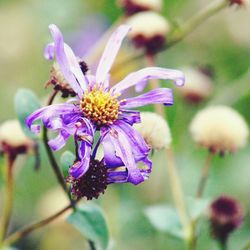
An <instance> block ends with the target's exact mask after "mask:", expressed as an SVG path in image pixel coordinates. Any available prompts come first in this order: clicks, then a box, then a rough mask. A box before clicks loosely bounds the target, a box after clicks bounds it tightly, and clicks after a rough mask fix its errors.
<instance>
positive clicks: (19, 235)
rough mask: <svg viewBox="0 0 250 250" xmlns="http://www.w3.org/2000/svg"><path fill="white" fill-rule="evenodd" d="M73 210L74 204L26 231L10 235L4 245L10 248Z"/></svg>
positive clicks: (22, 230) (25, 229) (27, 228)
mask: <svg viewBox="0 0 250 250" xmlns="http://www.w3.org/2000/svg"><path fill="white" fill-rule="evenodd" d="M71 208H72V204H70V205H68V206H67V207H65V208H63V209H62V210H60V211H59V212H57V213H55V214H54V215H52V216H50V217H48V218H46V219H44V220H41V221H39V222H36V223H34V224H32V225H30V226H27V227H26V228H24V229H21V230H19V231H17V232H15V233H13V234H12V235H10V236H9V237H8V238H7V239H6V240H5V241H4V242H3V245H4V246H9V245H11V244H12V243H14V242H16V241H18V240H19V239H21V238H23V237H25V236H27V235H28V234H30V233H32V232H33V231H34V230H36V229H39V228H41V227H44V226H46V225H48V224H49V223H50V222H52V221H54V220H55V219H57V218H58V217H59V216H60V215H62V214H64V213H65V212H66V211H68V210H69V209H71Z"/></svg>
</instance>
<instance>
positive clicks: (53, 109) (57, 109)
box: [25, 103, 77, 133]
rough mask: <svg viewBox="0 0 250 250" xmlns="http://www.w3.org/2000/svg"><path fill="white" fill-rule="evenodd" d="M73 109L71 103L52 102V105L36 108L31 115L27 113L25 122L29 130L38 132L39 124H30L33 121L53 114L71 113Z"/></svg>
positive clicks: (74, 107)
mask: <svg viewBox="0 0 250 250" xmlns="http://www.w3.org/2000/svg"><path fill="white" fill-rule="evenodd" d="M75 111H77V108H76V106H75V105H73V104H69V103H60V104H54V105H50V106H47V107H43V108H41V109H38V110H36V111H35V112H33V113H32V114H31V115H29V116H28V117H27V118H26V120H25V123H26V125H27V126H28V127H29V128H30V129H31V131H33V132H34V133H39V131H40V126H39V125H33V126H32V123H33V122H34V121H36V120H38V119H44V120H46V119H49V118H51V117H52V116H55V115H57V116H58V115H60V114H65V113H70V112H72V113H73V112H75ZM48 114H49V115H48Z"/></svg>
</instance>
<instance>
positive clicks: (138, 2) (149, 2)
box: [117, 0, 162, 16]
mask: <svg viewBox="0 0 250 250" xmlns="http://www.w3.org/2000/svg"><path fill="white" fill-rule="evenodd" d="M117 4H118V6H120V7H121V8H123V10H124V12H125V14H126V15H127V16H131V15H134V14H135V13H138V12H141V11H147V10H153V11H160V10H161V8H162V0H118V1H117Z"/></svg>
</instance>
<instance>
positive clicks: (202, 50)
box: [0, 0, 250, 250]
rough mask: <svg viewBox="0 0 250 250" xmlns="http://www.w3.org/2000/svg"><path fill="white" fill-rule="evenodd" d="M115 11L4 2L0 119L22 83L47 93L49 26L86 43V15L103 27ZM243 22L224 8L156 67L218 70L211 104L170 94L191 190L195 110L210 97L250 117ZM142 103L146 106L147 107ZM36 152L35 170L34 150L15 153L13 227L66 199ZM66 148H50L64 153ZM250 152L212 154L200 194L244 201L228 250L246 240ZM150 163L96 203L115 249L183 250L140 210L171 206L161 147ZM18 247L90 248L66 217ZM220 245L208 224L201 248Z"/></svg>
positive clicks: (177, 10) (180, 10)
mask: <svg viewBox="0 0 250 250" xmlns="http://www.w3.org/2000/svg"><path fill="white" fill-rule="evenodd" d="M206 3H207V1H205V0H204V1H203V0H199V1H198V0H192V1H191V0H190V1H184V0H175V1H171V0H165V1H164V9H163V10H162V14H163V15H164V16H165V17H166V18H168V19H169V20H170V22H171V23H175V22H178V21H179V20H181V19H184V20H185V19H188V17H190V16H192V15H193V14H194V13H195V12H196V11H197V10H198V9H200V8H202V6H204V5H206ZM120 15H121V10H119V9H118V8H117V7H116V5H115V1H113V0H106V1H105V0H93V1H83V0H72V1H62V0H43V1H39V0H26V1H25V0H19V1H17V0H0V30H1V35H0V86H1V91H0V114H1V116H0V122H3V121H4V120H6V119H12V118H15V110H14V105H13V98H14V95H15V92H16V91H17V89H18V88H20V87H25V88H30V89H32V90H33V91H35V92H36V93H37V95H38V96H39V98H40V99H41V100H45V98H46V96H47V95H48V94H49V93H50V91H51V89H49V88H48V89H44V84H45V82H46V81H47V80H48V77H49V70H50V67H51V64H50V63H48V62H47V61H46V60H45V59H44V58H43V49H44V46H45V44H46V43H47V42H50V41H51V37H50V34H49V32H48V25H49V24H50V23H55V24H57V25H58V26H59V27H60V29H61V30H62V31H63V33H64V36H65V40H66V42H67V43H69V44H70V45H75V46H76V47H78V48H79V47H85V46H86V44H85V42H86V43H87V41H88V36H91V34H90V33H86V34H85V33H84V32H85V31H86V30H87V25H86V24H87V23H89V20H100V22H99V23H100V26H99V28H100V30H101V29H103V30H105V29H106V28H107V27H108V26H109V25H110V24H112V23H113V22H114V21H115V20H116V19H117V18H118V17H119V16H120ZM249 23H250V11H249V9H245V8H243V9H242V10H240V9H235V8H228V9H226V10H224V11H222V12H221V13H220V14H218V15H216V16H215V17H212V18H210V19H209V20H208V21H207V22H206V23H205V24H203V25H201V26H200V27H199V28H198V29H197V30H195V32H193V33H192V34H191V35H190V36H189V37H188V38H186V39H185V40H184V41H182V42H181V43H179V44H178V45H176V46H174V47H172V48H171V49H170V50H168V51H165V52H163V53H161V54H160V56H159V58H158V65H159V66H163V67H169V68H179V67H182V66H185V65H193V64H205V65H210V66H211V67H212V68H213V69H214V72H215V78H214V89H215V90H214V93H213V95H212V96H211V97H210V99H209V100H208V101H206V102H203V103H202V104H199V105H187V104H186V103H185V102H184V101H183V100H182V98H181V96H179V93H178V92H177V91H175V106H174V107H168V108H167V112H168V117H169V123H170V126H171V129H172V135H173V138H174V139H173V140H174V149H175V152H176V156H177V162H178V166H179V172H180V175H181V179H182V182H183V187H184V190H185V194H186V195H187V196H192V195H193V194H194V193H195V189H196V186H197V183H198V177H199V175H200V169H201V166H202V164H203V162H204V158H205V157H206V154H207V152H205V150H203V149H200V148H198V147H197V146H196V145H195V144H194V143H193V142H192V140H191V137H190V134H189V131H188V128H189V124H190V121H191V119H192V117H193V116H194V114H195V113H196V112H197V111H198V110H200V109H201V108H202V107H205V106H206V105H207V104H208V103H216V104H227V105H231V106H233V107H234V108H236V109H237V110H238V111H239V112H240V113H241V114H242V115H243V116H244V117H245V119H246V120H247V122H248V124H250V72H249V65H250V26H249ZM92 32H94V31H92ZM81 34H85V36H84V40H83V41H85V42H83V41H82V40H80V41H78V40H79V39H78V38H79V37H80V36H81ZM86 38H87V39H86ZM81 43H82V44H81ZM142 66H143V62H140V63H139V64H138V65H136V66H135V69H134V70H136V69H139V68H140V67H142ZM148 109H149V110H152V107H149V108H148ZM144 110H145V109H144ZM69 148H70V145H69ZM41 151H42V152H41V154H42V166H41V169H40V170H39V171H36V172H35V171H34V170H33V167H32V165H33V161H34V159H33V158H32V157H26V158H25V157H20V158H19V161H18V164H17V165H18V166H17V167H16V176H15V178H16V184H15V203H14V218H13V221H12V230H13V229H14V228H19V227H20V226H22V225H25V224H27V223H31V222H32V221H34V220H36V219H38V218H40V219H41V218H44V217H46V216H47V215H50V214H52V213H53V211H57V210H58V209H60V208H61V207H63V206H64V204H65V202H66V198H65V197H64V194H63V192H62V191H61V190H60V189H59V188H57V186H58V185H57V183H56V179H55V177H54V175H53V173H52V171H51V168H50V166H49V164H48V161H47V158H46V156H45V154H44V149H43V148H42V150H41ZM62 151H63V150H62ZM62 151H60V152H58V153H56V155H58V156H60V154H61V152H62ZM249 152H250V146H248V147H246V148H245V149H243V150H241V151H240V152H237V153H235V154H232V155H227V156H226V157H224V158H220V157H215V159H214V161H213V166H212V171H211V176H210V179H209V181H208V185H207V188H206V191H205V196H206V197H216V196H218V195H220V194H222V193H224V194H229V195H232V196H234V197H236V198H238V199H239V200H240V201H241V202H242V204H244V206H245V211H246V213H247V217H246V221H245V223H244V225H243V226H242V227H241V229H240V230H239V231H237V232H236V233H234V234H233V236H232V238H231V240H230V248H229V249H231V250H235V249H239V247H240V246H242V245H243V244H244V242H245V241H247V240H249V239H250V217H249V209H250V199H249V197H250V153H249ZM24 160H25V161H24ZM26 160H27V162H26ZM153 160H154V162H155V164H154V169H153V172H152V174H151V177H150V179H149V180H148V181H147V182H145V183H143V184H141V185H139V186H136V187H134V186H132V185H130V184H126V185H113V186H109V187H108V189H107V191H106V193H105V195H103V196H101V197H100V199H98V201H97V202H98V203H99V204H100V205H101V206H102V207H103V208H104V210H105V212H106V214H107V220H108V223H109V228H110V232H111V237H112V238H113V239H112V240H113V242H114V249H119V250H128V249H143V250H152V249H156V250H158V249H159V250H165V249H169V250H178V249H184V246H183V243H182V242H181V241H179V240H176V239H175V238H173V237H170V236H169V235H167V234H165V233H162V232H158V231H157V230H155V229H154V228H153V226H152V225H150V223H149V221H148V220H147V218H146V217H145V216H144V210H145V208H146V207H147V206H150V205H155V204H173V202H172V197H171V192H170V188H169V183H168V178H167V177H168V176H167V170H166V166H165V162H166V161H165V156H164V154H163V152H156V153H155V154H154V156H153ZM204 223H205V220H204ZM204 225H205V224H204ZM17 247H18V248H19V249H22V250H29V249H30V250H35V249H38V250H54V249H58V250H69V249H72V250H78V249H79V250H80V249H88V246H87V245H86V241H85V240H84V239H83V238H82V236H81V235H80V234H79V233H78V232H77V231H76V230H75V229H73V228H72V227H71V226H69V225H67V224H66V223H65V222H63V220H61V221H58V222H56V223H55V224H52V225H51V226H48V227H46V228H44V229H42V230H40V231H38V232H36V233H34V234H32V235H30V236H29V237H27V238H26V239H25V240H22V241H21V242H19V243H18V244H17ZM216 247H217V246H216V244H215V242H214V241H212V240H211V239H209V232H208V230H207V228H206V227H204V228H203V227H202V237H201V239H200V240H199V241H198V249H204V250H206V249H216Z"/></svg>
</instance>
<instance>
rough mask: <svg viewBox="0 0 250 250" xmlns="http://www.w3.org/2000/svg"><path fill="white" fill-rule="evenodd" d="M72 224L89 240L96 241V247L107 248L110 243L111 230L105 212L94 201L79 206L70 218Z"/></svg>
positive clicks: (68, 219) (104, 249)
mask: <svg viewBox="0 0 250 250" xmlns="http://www.w3.org/2000/svg"><path fill="white" fill-rule="evenodd" d="M67 221H68V223H70V224H72V225H73V226H74V227H75V228H76V229H77V230H79V231H80V232H81V233H82V234H83V235H84V236H85V237H86V238H87V239H88V240H91V241H93V242H94V244H95V245H96V247H98V248H100V249H102V250H106V249H107V248H108V244H109V231H108V227H107V223H106V219H105V217H104V213H103V211H102V210H101V208H99V207H98V206H96V205H94V204H93V203H88V204H84V205H82V206H80V207H78V208H77V211H75V212H73V213H72V214H71V215H70V216H69V217H68V218H67Z"/></svg>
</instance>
